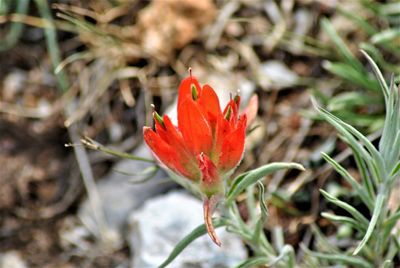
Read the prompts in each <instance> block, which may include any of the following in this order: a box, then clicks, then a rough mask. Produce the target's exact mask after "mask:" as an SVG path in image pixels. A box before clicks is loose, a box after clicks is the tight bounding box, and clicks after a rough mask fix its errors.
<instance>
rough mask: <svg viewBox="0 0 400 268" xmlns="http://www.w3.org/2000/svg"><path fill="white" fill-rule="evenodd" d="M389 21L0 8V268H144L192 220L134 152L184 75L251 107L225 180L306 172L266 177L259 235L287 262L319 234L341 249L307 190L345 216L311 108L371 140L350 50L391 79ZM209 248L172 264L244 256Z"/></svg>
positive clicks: (360, 3) (276, 4) (67, 0)
mask: <svg viewBox="0 0 400 268" xmlns="http://www.w3.org/2000/svg"><path fill="white" fill-rule="evenodd" d="M399 18H400V4H399V3H398V1H395V0H393V1H390V0H387V1H373V0H355V1H346V0H342V1H341V0H327V1H322V0H320V1H319V0H280V1H278V0H259V1H257V0H232V1H223V0H154V1H145V0H96V1H95V0H88V1H78V0H62V1H45V0H0V163H1V168H0V267H4V268H10V267H15V268H17V267H18V268H19V267H63V268H64V267H65V268H67V267H68V268H69V267H138V268H145V267H157V264H159V263H161V262H162V261H163V260H164V259H165V258H166V257H167V256H168V254H169V252H170V251H171V250H172V248H173V246H174V245H175V244H176V243H177V242H178V241H179V240H180V238H182V237H183V236H184V235H185V234H187V233H188V232H190V231H191V230H192V229H193V228H194V227H196V226H197V225H198V224H200V223H201V221H202V215H201V213H202V210H201V204H199V201H198V200H197V199H195V198H194V197H191V196H190V194H189V193H187V192H185V191H183V190H182V189H181V188H180V187H179V186H178V185H176V184H174V183H173V182H172V181H171V180H169V179H168V176H167V175H166V174H165V173H163V171H161V170H157V168H156V167H155V165H154V163H152V162H151V161H148V160H149V159H151V158H152V157H151V155H150V154H149V152H148V151H147V148H146V147H145V146H143V143H142V128H143V126H146V125H147V126H151V125H152V118H151V109H152V108H151V104H154V105H155V107H156V110H157V111H159V113H160V114H163V113H169V114H171V116H172V117H174V101H175V98H176V93H177V88H178V85H179V82H180V80H181V79H182V78H184V77H185V76H187V75H188V68H189V67H191V68H192V70H193V74H194V75H195V76H197V77H198V79H199V81H200V83H201V84H205V83H207V84H210V85H211V86H212V87H213V88H214V89H215V90H216V91H217V92H218V94H219V95H220V96H225V101H226V100H227V97H228V96H229V92H236V91H237V90H240V92H241V95H242V97H243V103H244V104H246V102H247V101H248V99H249V98H250V96H251V95H252V94H257V95H258V96H259V98H260V107H259V111H258V116H257V119H256V122H255V123H254V126H256V128H255V130H254V131H252V132H251V133H250V134H249V135H248V138H247V142H246V153H245V157H244V159H243V161H242V163H241V165H240V166H239V167H238V169H237V172H242V171H245V170H248V169H249V168H253V167H257V166H259V165H261V164H265V163H268V162H272V161H288V162H290V161H294V162H299V163H301V164H303V165H304V166H305V167H306V169H307V171H305V172H302V173H299V172H293V171H291V172H278V173H276V174H274V175H273V176H271V177H267V178H265V184H266V189H267V201H268V205H269V209H270V215H269V218H268V221H267V222H266V224H265V231H266V232H267V233H270V232H271V230H272V229H273V228H276V227H279V228H282V229H283V231H284V234H285V242H286V243H289V244H291V245H292V246H293V247H294V248H295V249H296V254H297V255H296V257H297V260H298V261H299V262H303V261H304V260H305V259H306V258H307V256H305V255H306V254H305V253H304V252H303V251H302V250H301V249H300V247H299V245H300V244H303V245H305V246H306V247H308V248H310V249H318V247H320V246H321V243H317V241H318V237H319V236H320V235H321V234H324V236H326V237H327V238H328V241H329V243H332V244H334V245H337V246H340V247H346V246H347V245H349V244H351V243H353V237H352V230H351V228H346V227H341V228H338V227H337V226H335V225H333V224H332V223H331V222H329V221H328V220H326V219H323V218H321V216H320V212H321V211H326V210H331V211H335V210H340V209H338V208H337V207H330V205H328V204H326V202H325V201H324V200H323V198H321V197H320V194H319V191H318V189H319V188H324V189H326V190H327V191H328V192H329V193H331V194H332V195H334V196H337V197H341V198H342V199H344V200H347V201H349V202H350V201H351V202H355V204H357V200H354V196H353V195H352V194H351V191H350V190H351V187H350V186H349V185H348V184H346V183H345V182H344V181H343V180H342V179H341V178H340V176H339V175H337V174H336V173H334V172H332V170H331V169H330V167H329V165H327V164H326V163H325V162H324V161H323V159H322V157H321V155H320V152H321V151H323V152H326V153H328V154H330V155H332V157H335V159H336V160H337V161H339V162H341V163H342V164H343V165H344V166H345V167H346V168H348V170H349V171H350V172H352V171H354V170H355V169H354V159H352V158H349V155H350V153H349V150H348V149H347V147H346V146H345V145H344V143H342V142H341V141H340V140H338V139H337V137H336V134H335V131H334V130H333V128H332V127H330V126H328V125H327V124H325V123H323V122H320V120H319V118H318V116H317V115H316V113H315V112H314V111H313V109H312V108H311V102H310V96H311V95H313V96H314V97H315V98H317V99H318V101H319V102H320V103H321V104H322V105H323V106H324V107H327V109H328V110H329V111H331V112H332V113H334V114H335V115H337V116H339V117H340V118H342V119H343V120H344V121H346V122H348V123H350V124H352V125H353V126H355V127H356V128H358V129H359V130H361V131H362V132H364V133H365V134H367V135H369V136H368V137H369V138H370V139H372V140H374V139H377V138H378V137H379V133H380V132H379V130H380V128H381V126H382V124H383V118H384V117H383V113H384V107H383V98H382V96H381V93H380V90H379V83H378V82H377V81H376V80H375V79H374V77H373V76H372V75H371V74H370V69H369V67H368V64H366V60H365V58H363V57H362V55H361V53H360V51H359V49H364V50H365V51H367V52H368V53H369V54H370V55H371V56H372V58H373V59H374V60H375V61H376V62H377V64H378V65H379V66H380V68H381V70H382V72H383V73H384V75H385V77H389V76H390V75H391V74H392V73H394V74H395V75H396V74H397V75H398V74H399V73H400V70H399V69H400V65H399V59H400V31H399V26H400V19H399ZM395 80H397V81H399V77H398V76H395ZM119 152H128V153H132V154H133V155H135V156H136V158H135V157H133V158H134V159H123V158H121V157H118V156H115V155H116V154H117V155H120V156H121V153H119ZM131 158H132V157H131ZM354 173H355V172H354ZM354 177H356V178H357V177H359V176H358V174H356V173H355V174H354ZM399 195H400V193H399V190H395V191H394V194H393V196H392V197H390V198H393V200H394V201H393V202H394V203H396V201H395V200H396V199H395V198H396V197H398V196H399ZM245 199H246V196H243V197H242V198H241V199H240V200H239V206H240V204H241V203H243V202H244V200H245ZM182 204H185V205H184V206H182ZM359 209H360V211H363V210H365V208H364V207H362V206H360V207H359ZM241 214H242V216H243V218H244V219H246V217H248V212H247V211H246V209H245V207H244V206H243V209H242V211H241ZM221 238H222V240H223V244H224V245H226V247H223V248H222V249H216V248H215V247H213V245H210V244H209V243H208V239H207V238H205V240H201V241H203V242H201V241H200V242H199V243H197V244H193V245H192V246H191V248H188V249H187V251H186V254H183V255H182V257H180V259H179V260H177V261H176V263H175V264H172V265H171V267H233V266H234V265H235V264H237V263H238V262H240V260H243V259H244V258H246V257H247V256H249V255H251V252H250V251H249V250H248V248H246V247H245V246H244V245H243V243H242V242H241V241H240V240H238V238H236V237H234V236H232V235H230V234H229V233H223V234H221ZM224 241H225V242H224ZM174 265H175V266H174Z"/></svg>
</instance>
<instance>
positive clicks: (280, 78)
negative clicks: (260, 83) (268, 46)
mask: <svg viewBox="0 0 400 268" xmlns="http://www.w3.org/2000/svg"><path fill="white" fill-rule="evenodd" d="M259 75H260V76H261V78H262V79H263V80H266V81H265V85H264V87H266V88H268V87H273V88H275V89H282V88H286V87H291V86H294V85H296V83H297V82H298V79H299V77H298V76H297V74H296V73H295V72H293V71H291V70H290V69H289V68H288V67H287V66H286V65H285V64H284V63H283V62H281V61H276V60H271V61H267V62H264V63H263V64H261V66H260V70H259Z"/></svg>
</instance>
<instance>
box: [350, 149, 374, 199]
mask: <svg viewBox="0 0 400 268" xmlns="http://www.w3.org/2000/svg"><path fill="white" fill-rule="evenodd" d="M349 146H350V148H351V150H352V152H353V156H354V160H355V161H356V164H357V169H358V171H359V172H360V176H361V180H362V182H363V185H364V187H365V190H366V191H367V193H368V195H369V197H370V198H374V197H375V188H374V185H373V183H374V181H373V180H371V179H370V178H371V177H372V176H370V175H369V174H368V168H367V164H366V163H365V160H364V159H362V157H361V155H360V154H359V152H358V151H357V150H355V149H354V148H353V147H352V146H351V145H349Z"/></svg>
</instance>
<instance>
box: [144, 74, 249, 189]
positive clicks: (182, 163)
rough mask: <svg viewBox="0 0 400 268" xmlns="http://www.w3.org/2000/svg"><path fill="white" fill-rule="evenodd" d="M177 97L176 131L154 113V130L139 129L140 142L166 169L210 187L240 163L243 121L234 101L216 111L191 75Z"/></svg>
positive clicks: (206, 89) (212, 96)
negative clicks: (141, 138)
mask: <svg viewBox="0 0 400 268" xmlns="http://www.w3.org/2000/svg"><path fill="white" fill-rule="evenodd" d="M178 94H179V95H178V126H177V127H176V126H174V125H173V124H172V122H171V120H170V118H169V117H168V116H166V115H164V116H163V117H162V118H161V117H160V116H159V115H158V114H156V113H154V117H155V130H153V129H151V128H149V127H145V128H144V129H143V133H144V140H145V142H146V143H147V145H148V146H149V147H150V149H151V150H152V151H153V153H154V154H155V155H156V157H157V158H158V159H159V160H160V161H161V162H162V163H163V164H165V165H166V166H167V167H168V168H169V169H171V170H173V171H174V172H176V173H178V174H180V175H182V176H184V177H186V178H188V179H190V180H193V181H200V182H201V184H203V185H204V186H205V187H206V188H207V187H208V186H209V187H212V186H213V185H214V184H216V183H219V181H220V179H219V178H220V176H221V175H223V174H224V173H226V172H228V171H230V170H231V169H233V168H235V167H236V166H237V165H238V163H239V161H240V160H241V158H242V155H243V151H244V143H245V134H246V125H247V116H246V114H245V113H243V114H241V115H239V104H240V97H239V96H235V97H234V98H232V99H231V100H230V101H229V103H228V104H227V105H226V107H225V108H224V109H223V110H221V107H220V103H219V99H218V96H217V94H216V93H215V91H214V90H213V89H212V88H211V87H210V86H209V85H204V86H203V87H201V86H200V84H199V82H198V81H197V79H196V78H195V77H194V76H192V75H190V76H189V77H187V78H185V79H184V80H183V81H182V82H181V84H180V86H179V92H178Z"/></svg>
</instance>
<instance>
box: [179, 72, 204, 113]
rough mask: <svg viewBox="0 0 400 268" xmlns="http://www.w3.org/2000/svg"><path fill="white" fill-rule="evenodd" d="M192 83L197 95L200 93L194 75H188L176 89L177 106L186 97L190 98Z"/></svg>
mask: <svg viewBox="0 0 400 268" xmlns="http://www.w3.org/2000/svg"><path fill="white" fill-rule="evenodd" d="M192 84H194V85H195V87H196V89H197V92H198V95H199V96H200V95H201V87H200V84H199V81H197V79H196V77H195V76H189V77H187V78H185V79H183V80H182V82H181V84H180V85H179V89H178V107H179V106H180V105H181V104H182V103H183V102H184V101H185V100H186V99H187V98H191V99H192Z"/></svg>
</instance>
